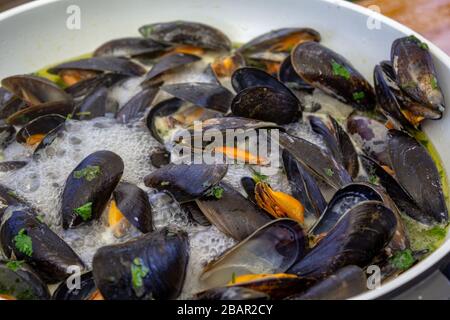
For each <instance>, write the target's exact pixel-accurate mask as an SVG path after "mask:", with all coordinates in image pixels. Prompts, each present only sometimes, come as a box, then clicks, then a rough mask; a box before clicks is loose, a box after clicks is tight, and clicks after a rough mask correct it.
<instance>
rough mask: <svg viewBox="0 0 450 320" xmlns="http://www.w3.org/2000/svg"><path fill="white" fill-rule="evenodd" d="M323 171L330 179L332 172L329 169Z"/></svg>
mask: <svg viewBox="0 0 450 320" xmlns="http://www.w3.org/2000/svg"><path fill="white" fill-rule="evenodd" d="M324 171H325V174H326V175H327V176H329V177H332V176H333V175H334V171H333V169H331V168H326V169H325V170H324Z"/></svg>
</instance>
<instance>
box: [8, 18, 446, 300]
mask: <svg viewBox="0 0 450 320" xmlns="http://www.w3.org/2000/svg"><path fill="white" fill-rule="evenodd" d="M140 32H141V34H142V35H143V37H142V38H126V39H118V40H113V41H110V42H108V43H106V44H104V45H102V46H101V47H100V48H98V49H97V50H96V51H95V52H94V56H93V57H91V58H86V59H81V60H77V61H71V62H67V63H63V64H61V65H58V66H56V67H53V68H51V69H49V72H50V73H53V74H57V75H58V76H59V78H58V79H59V81H60V82H61V83H53V82H51V81H49V80H46V79H44V78H42V77H38V76H36V75H22V76H13V77H9V78H6V79H4V80H3V81H2V89H0V90H1V91H0V114H1V118H2V119H4V121H3V122H2V125H1V130H2V131H1V133H2V134H1V138H2V141H1V143H2V146H6V145H7V144H8V143H9V142H10V141H11V139H13V138H14V137H15V138H16V140H17V141H18V142H19V143H25V144H28V145H33V146H35V150H36V151H35V153H34V154H38V153H37V152H38V151H40V150H43V149H45V147H46V146H48V145H49V144H50V143H52V142H53V140H55V138H56V137H57V136H58V133H59V132H60V130H64V124H65V122H66V120H67V119H68V118H70V119H75V120H88V119H92V118H94V117H100V116H103V115H105V114H106V113H113V114H115V118H116V119H117V121H118V122H121V123H129V122H132V121H138V120H139V119H140V118H141V117H142V115H144V114H145V116H144V123H145V124H146V126H147V127H148V129H149V131H150V134H151V135H152V136H153V137H154V138H155V139H156V140H157V141H159V142H161V147H160V149H159V150H157V151H155V152H154V153H152V154H151V155H150V158H151V162H152V164H153V165H154V166H155V167H156V168H157V169H156V170H155V171H153V172H151V173H150V174H148V175H147V176H145V178H144V183H145V185H146V186H147V187H150V188H154V189H156V190H158V191H162V192H167V193H168V194H170V195H171V196H172V197H173V198H174V199H175V200H177V201H178V202H179V204H180V206H181V207H182V208H183V210H184V211H185V212H186V214H188V215H189V217H190V218H192V219H193V220H194V221H195V222H197V223H198V224H200V225H205V226H209V225H211V224H212V225H214V226H215V227H216V228H217V229H218V230H220V231H221V232H223V233H224V234H226V235H227V236H229V237H231V238H233V239H235V240H236V241H237V244H236V245H235V246H233V247H232V248H230V249H229V250H227V251H225V252H224V253H222V254H221V255H220V256H219V257H217V259H215V260H214V261H211V262H210V263H208V265H206V266H205V268H204V270H203V272H202V274H201V275H200V280H201V283H202V285H203V287H204V288H205V290H204V291H202V292H199V293H196V294H195V296H194V297H195V298H197V299H284V298H289V299H325V298H330V299H333V298H334V299H339V298H347V297H350V296H353V295H356V294H358V293H361V292H363V291H364V290H366V289H367V285H366V275H365V272H364V269H365V268H366V267H367V266H369V265H371V264H377V265H378V266H380V268H381V270H382V277H383V279H388V278H390V277H392V276H395V275H398V274H399V273H400V272H402V271H404V270H405V267H404V266H399V265H398V264H394V263H392V261H393V260H392V258H393V257H395V256H397V255H398V254H404V253H409V258H410V259H411V261H412V262H411V263H410V264H409V265H408V266H407V267H406V268H408V267H409V266H411V265H412V264H413V263H414V262H415V261H417V260H418V259H419V258H420V257H422V256H423V255H424V254H425V253H424V252H413V251H411V249H410V242H409V239H408V233H407V230H406V229H405V227H404V224H403V218H402V216H404V215H407V216H409V217H410V218H412V219H414V220H416V221H417V222H418V223H422V224H424V225H427V226H435V225H441V224H445V223H446V222H447V220H448V211H447V206H446V201H445V196H444V192H443V187H442V182H441V174H442V173H440V172H439V170H438V169H437V167H436V164H435V162H434V161H433V159H432V157H431V156H430V155H429V153H428V151H427V149H426V148H425V147H424V146H423V145H422V144H421V143H420V142H419V141H418V140H416V138H415V136H416V135H417V134H418V133H420V124H421V123H422V122H423V121H424V120H426V119H433V120H436V119H439V118H441V116H442V113H443V111H444V101H443V96H442V93H441V90H440V88H439V84H438V80H437V78H436V74H435V70H434V66H433V62H432V58H431V55H430V53H429V51H428V47H427V46H426V44H425V43H423V42H421V41H420V40H419V39H417V38H416V37H413V36H411V37H405V38H401V39H398V40H396V41H395V42H394V44H393V46H392V54H391V61H386V62H382V63H380V65H378V66H376V68H375V71H374V84H375V88H373V87H372V86H371V85H370V84H369V82H368V81H367V80H366V79H364V77H363V76H362V75H361V74H360V73H359V72H358V71H357V70H356V69H355V68H354V66H353V65H352V64H351V63H350V62H349V61H348V60H346V59H345V58H344V57H342V56H341V55H339V54H338V53H336V52H334V51H332V50H331V49H329V48H327V47H325V46H323V45H322V44H320V35H319V33H318V32H317V31H315V30H312V29H307V28H285V29H279V30H275V31H271V32H269V33H267V34H264V35H262V36H259V37H257V38H255V39H253V40H251V41H250V42H248V43H247V44H244V45H243V46H240V47H239V48H237V49H233V48H232V44H231V42H230V40H229V39H228V38H227V37H226V36H225V35H224V34H223V33H222V32H220V31H218V30H216V29H215V28H212V27H209V26H206V25H204V24H199V23H192V22H185V21H175V22H168V23H156V24H151V25H147V26H144V27H142V28H141V29H140ZM208 59H209V60H208ZM200 60H206V61H207V62H210V63H208V64H207V67H206V69H205V70H202V72H203V77H202V79H206V80H204V81H203V82H187V83H171V84H165V82H168V79H170V78H171V77H172V76H173V75H174V74H176V73H177V72H178V71H179V70H182V68H183V67H184V66H187V65H189V64H193V63H195V62H197V61H200ZM130 79H137V80H138V82H139V88H140V89H139V92H138V93H137V94H136V95H135V96H133V97H132V98H131V99H130V100H129V101H126V102H125V103H123V102H119V101H117V100H114V99H113V98H112V97H111V94H110V92H111V90H113V88H114V87H115V86H117V85H120V84H123V82H124V81H129V80H130ZM230 86H231V87H232V89H233V90H234V91H235V93H233V92H232V90H231V87H230ZM316 89H317V90H320V91H322V92H324V93H326V94H328V95H331V96H333V97H334V98H336V99H338V100H340V101H341V102H344V103H345V104H347V105H349V106H352V107H353V109H354V112H352V113H351V114H350V115H349V116H348V117H347V118H346V119H335V118H334V117H333V116H331V115H323V114H320V113H317V112H314V111H316V110H305V103H304V99H303V98H304V96H305V95H310V94H311V93H312V92H313V91H314V90H316ZM161 92H164V94H165V95H166V96H168V97H169V98H167V99H162V100H161V99H160V101H157V100H156V99H155V97H156V96H157V94H159V93H161ZM319 107H320V106H319ZM307 111H308V115H307V116H306V112H307ZM305 118H307V119H305ZM195 120H201V121H203V127H202V130H204V131H205V132H206V130H209V129H215V130H219V131H220V132H226V130H229V129H241V130H242V134H245V132H246V131H248V130H260V129H278V130H279V131H280V133H279V141H278V143H279V146H280V147H281V149H282V163H283V169H284V172H285V174H286V176H287V179H288V181H289V184H290V192H289V193H288V192H287V191H286V190H284V191H282V190H275V189H274V188H272V187H271V185H270V184H269V182H268V179H267V177H265V176H264V175H262V174H258V173H257V172H258V165H253V166H252V170H254V172H255V175H254V176H252V177H242V179H241V184H242V189H243V190H245V195H244V192H242V193H241V192H240V191H239V190H236V189H235V188H234V187H233V186H232V185H231V184H229V183H227V182H225V181H223V178H224V177H225V175H226V173H227V170H228V165H226V164H175V163H171V161H170V146H173V144H175V143H180V141H171V138H172V136H173V135H172V134H171V133H172V132H173V130H176V129H178V128H184V129H188V130H191V129H192V124H193V122H194V121H195ZM299 121H303V122H305V123H307V124H308V123H309V125H310V128H311V129H312V130H313V131H314V132H315V134H316V135H317V136H319V137H320V138H321V141H323V144H322V145H316V144H314V143H312V142H310V141H309V140H306V139H304V138H303V137H301V136H299V135H298V134H296V132H289V133H288V131H287V130H285V129H286V126H285V125H289V124H291V123H296V122H299ZM17 127H21V129H20V130H19V131H18V132H17V133H16V128H17ZM36 145H37V146H36ZM205 147H206V146H205ZM215 151H217V152H220V153H223V154H224V156H226V157H228V158H232V159H235V160H239V161H241V162H244V163H249V162H251V160H253V163H254V161H255V160H256V163H257V164H260V165H264V164H265V163H264V161H263V159H260V158H259V157H258V155H254V154H251V153H250V152H248V151H247V150H245V149H240V148H239V147H238V146H235V147H228V146H227V147H223V148H219V149H217V150H215ZM31 161H39V158H37V159H33V160H31ZM24 165H26V161H23V162H21V163H13V162H8V163H1V165H0V166H1V168H2V169H1V170H3V171H5V170H14V169H17V168H20V167H21V166H24ZM123 170H124V163H123V161H122V160H121V158H120V157H119V156H117V155H116V154H114V153H112V152H110V151H97V152H95V153H93V154H91V155H89V156H88V157H87V158H85V159H84V160H83V161H82V162H81V163H80V164H79V165H78V166H77V167H76V168H75V169H74V170H73V171H72V172H71V173H70V175H69V177H68V178H67V180H66V184H65V187H64V191H63V193H62V198H61V218H62V225H63V228H64V229H69V228H77V227H78V226H80V225H85V224H89V223H90V222H91V221H94V220H98V219H100V218H101V217H102V216H105V215H106V216H107V223H108V224H109V226H110V227H111V228H112V230H113V233H114V235H115V236H117V237H122V236H124V235H125V234H129V233H130V232H138V233H142V234H143V235H139V236H136V237H133V239H132V240H130V241H125V242H123V243H120V244H116V245H111V246H106V247H103V248H100V249H99V250H98V251H97V253H96V254H95V256H94V258H93V262H92V270H89V271H88V270H86V271H87V272H86V273H84V274H83V276H82V278H81V288H76V289H70V287H69V286H67V284H66V283H65V282H64V280H65V279H66V278H67V277H68V276H70V272H69V271H68V270H70V269H69V268H68V267H69V266H78V267H79V268H80V269H81V270H85V269H86V268H85V265H84V263H83V262H82V261H81V259H80V258H79V257H78V256H77V254H76V253H75V252H74V251H73V250H72V249H71V248H70V247H69V246H68V245H67V244H66V243H65V242H64V241H63V240H62V239H61V238H59V237H58V236H57V235H56V234H55V233H54V232H53V231H52V230H51V229H50V228H49V227H48V226H47V225H46V224H45V223H43V222H42V220H41V219H40V216H39V214H38V210H37V209H35V208H32V206H30V205H29V204H27V202H26V201H24V200H23V199H20V198H19V197H18V196H17V195H16V194H15V193H14V192H13V191H12V190H10V189H8V188H7V187H4V186H1V187H0V218H1V220H2V222H1V228H0V243H1V246H2V248H3V252H4V256H5V257H6V258H7V259H8V260H7V261H5V262H2V263H1V264H0V296H1V297H3V298H10V299H13V298H16V299H30V298H31V299H46V298H49V297H50V293H49V291H48V289H47V286H46V284H54V283H59V282H61V281H63V282H62V284H61V285H60V286H59V287H58V288H57V290H56V291H55V293H54V294H53V297H54V298H55V299H84V300H88V299H174V298H177V297H178V296H179V295H180V293H181V290H182V287H183V284H184V280H185V275H186V270H187V266H188V261H189V241H188V235H187V233H186V232H185V231H181V230H178V229H174V228H171V227H165V228H163V229H159V230H154V228H153V224H152V209H151V205H150V203H149V200H148V197H147V195H146V193H145V191H143V190H142V189H141V188H139V187H137V186H136V185H134V184H130V183H127V182H125V181H121V177H122V173H123ZM330 190H331V191H332V192H333V195H332V197H327V196H326V194H325V193H330V192H329V191H330ZM327 198H329V199H328V200H329V201H327ZM106 208H108V209H107V210H105V209H106ZM104 212H105V213H104Z"/></svg>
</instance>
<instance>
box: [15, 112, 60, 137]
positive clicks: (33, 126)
mask: <svg viewBox="0 0 450 320" xmlns="http://www.w3.org/2000/svg"><path fill="white" fill-rule="evenodd" d="M65 121H66V118H65V117H63V116H60V115H57V114H51V115H46V116H42V117H39V118H36V119H34V120H32V121H30V122H28V123H27V124H26V125H25V126H23V127H22V128H21V129H20V130H19V132H17V135H16V140H17V142H19V143H25V144H28V145H34V144H36V143H39V142H41V141H42V139H43V138H44V137H45V135H46V134H47V133H49V132H50V131H52V130H53V129H55V128H56V127H58V126H59V125H61V124H62V123H64V122H65Z"/></svg>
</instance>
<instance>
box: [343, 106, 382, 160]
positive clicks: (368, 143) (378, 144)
mask: <svg viewBox="0 0 450 320" xmlns="http://www.w3.org/2000/svg"><path fill="white" fill-rule="evenodd" d="M346 127H347V132H348V134H349V135H350V136H351V138H352V140H353V141H354V142H355V144H356V145H357V146H358V147H359V149H361V150H362V151H363V152H364V153H365V154H366V155H367V156H369V157H371V158H373V159H376V160H377V161H378V162H379V163H382V164H383V165H389V155H388V153H387V143H386V141H387V133H388V129H387V128H386V126H385V125H384V124H383V123H381V122H379V121H378V120H375V119H372V118H368V117H365V116H362V115H357V114H351V115H350V116H349V117H348V118H347V123H346Z"/></svg>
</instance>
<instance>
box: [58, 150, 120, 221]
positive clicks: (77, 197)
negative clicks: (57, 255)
mask: <svg viewBox="0 0 450 320" xmlns="http://www.w3.org/2000/svg"><path fill="white" fill-rule="evenodd" d="M123 169H124V164H123V161H122V159H121V158H120V157H119V156H118V155H117V154H115V153H113V152H111V151H97V152H94V153H92V154H91V155H89V156H88V157H86V158H85V159H84V160H83V161H82V162H81V163H80V164H79V165H78V166H77V167H76V168H75V169H74V170H73V171H72V172H71V173H70V174H69V176H68V178H67V180H66V184H65V187H64V192H63V195H62V200H61V216H62V220H63V228H64V229H68V228H75V227H77V226H78V225H80V224H82V223H86V222H88V221H91V220H95V219H98V218H99V217H100V215H101V214H102V212H103V209H104V208H105V206H106V204H107V203H108V200H109V197H110V196H111V194H112V192H113V190H114V189H115V187H116V185H117V184H118V183H119V181H120V178H121V177H122V173H123Z"/></svg>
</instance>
